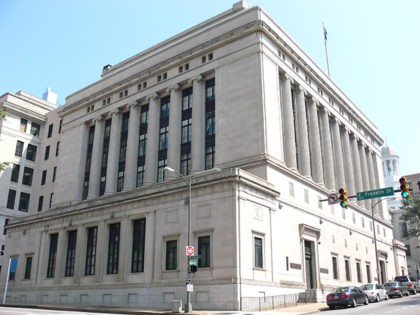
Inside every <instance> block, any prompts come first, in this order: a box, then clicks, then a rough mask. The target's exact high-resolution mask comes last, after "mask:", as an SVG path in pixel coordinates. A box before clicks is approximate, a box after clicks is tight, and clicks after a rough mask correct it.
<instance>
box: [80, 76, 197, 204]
mask: <svg viewBox="0 0 420 315" xmlns="http://www.w3.org/2000/svg"><path fill="white" fill-rule="evenodd" d="M190 84H192V86H193V105H192V143H191V151H192V152H191V153H192V154H191V157H192V161H191V163H192V172H197V171H202V170H204V165H205V164H204V163H205V161H204V159H205V101H204V81H203V78H202V77H201V76H199V77H196V78H194V79H192V80H190ZM166 92H167V93H169V94H170V111H169V132H168V148H167V150H168V154H167V157H168V158H167V166H169V167H171V168H172V169H174V170H177V171H179V170H180V155H181V125H182V90H181V89H180V87H179V86H178V85H175V86H173V87H171V88H168V89H167V90H166ZM146 102H148V104H149V112H148V127H147V144H146V157H145V160H146V162H145V177H144V178H145V181H144V183H145V185H147V184H153V183H156V180H157V169H158V151H159V119H160V117H159V115H160V114H159V113H160V98H159V96H158V95H157V94H152V95H150V96H148V97H146ZM140 107H141V105H140V104H139V103H138V102H136V103H134V104H131V105H128V106H124V107H123V108H120V109H117V110H114V111H113V112H111V113H109V114H108V115H106V116H104V115H103V116H100V117H98V118H97V119H95V120H94V121H93V123H94V124H95V134H94V140H93V149H92V159H91V168H90V176H89V188H88V198H95V197H97V196H98V194H99V182H100V170H101V162H102V148H103V139H104V125H105V120H106V119H112V123H111V135H110V143H109V152H108V161H107V175H106V187H105V194H106V195H107V194H113V193H115V192H116V185H117V176H118V174H117V173H118V157H119V148H120V133H121V117H122V113H123V112H125V111H127V110H129V111H130V117H129V122H128V140H127V151H126V162H125V177H124V188H123V190H124V191H125V190H131V189H134V188H135V187H136V180H137V159H138V144H139V126H140ZM86 129H87V128H86ZM86 132H87V131H86Z"/></svg>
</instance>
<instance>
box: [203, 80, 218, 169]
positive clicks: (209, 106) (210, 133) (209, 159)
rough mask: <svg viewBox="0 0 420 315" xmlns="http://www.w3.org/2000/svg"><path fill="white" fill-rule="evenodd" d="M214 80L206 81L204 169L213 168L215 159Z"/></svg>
mask: <svg viewBox="0 0 420 315" xmlns="http://www.w3.org/2000/svg"><path fill="white" fill-rule="evenodd" d="M215 101H216V94H215V80H214V78H213V79H210V80H207V81H206V139H205V147H206V149H205V154H206V158H205V168H206V169H211V168H213V167H214V159H215V134H216V129H215V126H216V124H215V119H216V102H215Z"/></svg>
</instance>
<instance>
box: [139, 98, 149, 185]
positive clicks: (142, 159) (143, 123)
mask: <svg viewBox="0 0 420 315" xmlns="http://www.w3.org/2000/svg"><path fill="white" fill-rule="evenodd" d="M148 115H149V104H146V105H143V106H142V107H141V110H140V126H139V152H138V154H137V182H136V187H140V186H143V184H144V170H145V167H144V165H145V164H146V145H147V123H148Z"/></svg>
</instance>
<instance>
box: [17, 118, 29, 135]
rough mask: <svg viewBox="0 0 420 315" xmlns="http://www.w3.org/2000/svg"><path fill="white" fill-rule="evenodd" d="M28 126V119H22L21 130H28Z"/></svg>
mask: <svg viewBox="0 0 420 315" xmlns="http://www.w3.org/2000/svg"><path fill="white" fill-rule="evenodd" d="M27 127H28V121H27V120H26V119H24V118H21V119H20V127H19V131H21V132H26V128H27Z"/></svg>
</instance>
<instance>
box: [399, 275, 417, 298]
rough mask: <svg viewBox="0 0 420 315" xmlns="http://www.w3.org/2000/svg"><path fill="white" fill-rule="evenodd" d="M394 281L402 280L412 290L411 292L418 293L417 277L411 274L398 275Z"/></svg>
mask: <svg viewBox="0 0 420 315" xmlns="http://www.w3.org/2000/svg"><path fill="white" fill-rule="evenodd" d="M394 281H398V282H400V283H401V284H402V285H405V286H406V287H407V288H408V291H410V293H411V294H416V293H417V280H416V278H413V277H410V276H396V277H395V278H394Z"/></svg>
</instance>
